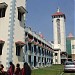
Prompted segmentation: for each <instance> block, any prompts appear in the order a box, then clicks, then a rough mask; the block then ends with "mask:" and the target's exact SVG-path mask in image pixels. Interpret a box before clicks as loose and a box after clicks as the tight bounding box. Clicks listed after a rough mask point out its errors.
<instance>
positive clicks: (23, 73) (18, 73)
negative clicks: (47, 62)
mask: <svg viewBox="0 0 75 75" xmlns="http://www.w3.org/2000/svg"><path fill="white" fill-rule="evenodd" d="M9 64H10V67H9V68H8V70H7V71H6V72H5V71H4V70H3V68H4V66H3V64H0V75H31V68H30V67H29V65H28V63H26V62H25V63H24V65H23V68H22V69H21V68H20V64H19V63H18V64H16V68H15V65H14V64H13V63H12V62H9Z"/></svg>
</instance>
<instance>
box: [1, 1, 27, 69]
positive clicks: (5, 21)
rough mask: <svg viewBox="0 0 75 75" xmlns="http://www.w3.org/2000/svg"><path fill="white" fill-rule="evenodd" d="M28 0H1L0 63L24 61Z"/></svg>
mask: <svg viewBox="0 0 75 75" xmlns="http://www.w3.org/2000/svg"><path fill="white" fill-rule="evenodd" d="M25 16H26V0H0V49H1V50H0V63H2V64H3V65H4V69H5V70H7V69H8V67H9V62H10V61H12V62H13V63H14V64H15V65H16V63H18V62H20V63H22V62H23V47H24V44H25V43H24V40H25V29H24V27H25V26H24V25H25Z"/></svg>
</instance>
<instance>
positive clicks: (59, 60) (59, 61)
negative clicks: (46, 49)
mask: <svg viewBox="0 0 75 75" xmlns="http://www.w3.org/2000/svg"><path fill="white" fill-rule="evenodd" d="M58 64H61V58H60V50H58Z"/></svg>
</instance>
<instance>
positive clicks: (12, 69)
mask: <svg viewBox="0 0 75 75" xmlns="http://www.w3.org/2000/svg"><path fill="white" fill-rule="evenodd" d="M9 64H10V67H9V69H8V71H7V74H8V75H13V74H14V70H15V66H14V64H13V63H12V62H10V63H9Z"/></svg>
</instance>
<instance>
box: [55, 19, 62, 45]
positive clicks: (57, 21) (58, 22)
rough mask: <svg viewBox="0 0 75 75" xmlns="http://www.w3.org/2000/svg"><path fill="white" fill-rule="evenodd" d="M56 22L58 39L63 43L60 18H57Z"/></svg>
mask: <svg viewBox="0 0 75 75" xmlns="http://www.w3.org/2000/svg"><path fill="white" fill-rule="evenodd" d="M56 23H57V36H58V38H57V40H58V44H60V43H61V35H60V19H57V20H56Z"/></svg>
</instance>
